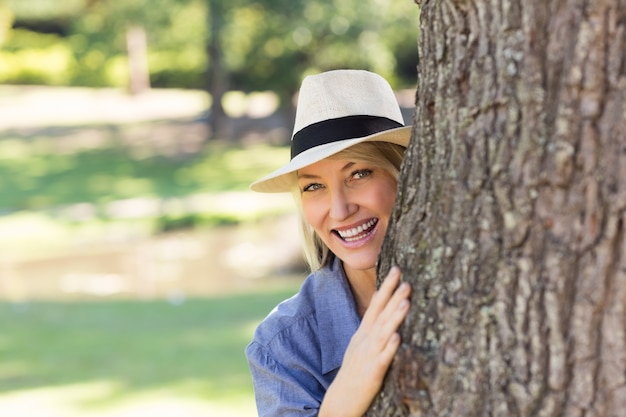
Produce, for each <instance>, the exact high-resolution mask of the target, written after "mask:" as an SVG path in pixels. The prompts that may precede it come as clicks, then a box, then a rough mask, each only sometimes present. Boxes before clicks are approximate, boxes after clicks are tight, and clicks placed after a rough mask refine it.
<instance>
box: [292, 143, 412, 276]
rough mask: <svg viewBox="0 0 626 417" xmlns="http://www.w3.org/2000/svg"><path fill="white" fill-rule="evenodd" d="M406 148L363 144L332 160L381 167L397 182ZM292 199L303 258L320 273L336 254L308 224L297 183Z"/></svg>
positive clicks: (391, 145)
mask: <svg viewBox="0 0 626 417" xmlns="http://www.w3.org/2000/svg"><path fill="white" fill-rule="evenodd" d="M405 150H406V148H405V147H404V146H402V145H396V144H394V143H389V142H361V143H359V144H356V145H354V146H352V147H350V148H348V149H345V150H343V151H341V152H338V153H336V154H335V155H332V156H330V157H329V159H347V160H351V161H356V162H364V163H368V164H373V165H374V166H377V167H380V168H382V169H384V170H385V171H387V172H388V173H389V174H391V175H392V176H393V177H394V178H395V179H396V181H398V176H399V175H400V165H401V164H402V158H403V157H404V151H405ZM293 196H294V200H295V202H296V207H298V211H299V215H300V233H301V235H302V249H303V252H304V258H305V260H306V262H307V264H308V265H309V268H310V269H311V271H317V270H318V269H320V268H321V267H323V266H325V265H326V264H328V263H329V262H330V261H331V260H332V258H333V257H334V254H333V253H332V252H331V251H330V249H328V246H326V244H325V243H324V242H323V241H322V239H320V237H319V236H318V235H317V233H315V231H314V230H313V228H312V227H311V226H310V225H309V224H308V223H307V222H306V221H305V219H304V215H303V212H302V196H301V191H300V189H299V187H298V186H297V184H296V185H295V186H294V188H293Z"/></svg>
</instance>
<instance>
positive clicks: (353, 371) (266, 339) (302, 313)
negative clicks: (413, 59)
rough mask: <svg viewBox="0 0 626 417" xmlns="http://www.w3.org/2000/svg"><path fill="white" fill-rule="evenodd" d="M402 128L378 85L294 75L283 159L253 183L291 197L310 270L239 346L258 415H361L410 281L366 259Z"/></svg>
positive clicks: (377, 238)
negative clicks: (294, 101)
mask: <svg viewBox="0 0 626 417" xmlns="http://www.w3.org/2000/svg"><path fill="white" fill-rule="evenodd" d="M409 136H410V128H408V127H404V126H403V119H402V114H401V112H400V108H399V106H398V103H397V102H396V99H395V96H394V94H393V91H392V90H391V87H390V86H389V84H388V83H387V82H386V81H385V80H384V79H383V78H382V77H380V76H378V75H376V74H374V73H371V72H367V71H359V70H337V71H329V72H325V73H322V74H318V75H314V76H309V77H306V78H305V79H304V81H303V83H302V86H301V89H300V94H299V97H298V106H297V113H296V120H295V126H294V134H293V137H292V142H291V161H290V162H289V163H288V164H287V165H285V166H284V167H282V168H280V169H278V170H277V171H275V172H273V173H272V174H270V175H268V176H266V177H264V178H262V179H261V180H259V181H257V182H255V183H253V184H252V185H251V188H252V189H253V190H255V191H259V192H293V193H294V196H295V199H296V202H297V203H298V204H297V205H298V207H299V209H300V214H301V219H302V232H303V236H304V239H303V241H304V247H305V255H306V257H307V260H308V262H309V264H310V266H311V270H312V271H313V272H312V273H311V274H310V275H309V276H308V277H307V279H306V280H305V282H304V283H303V285H302V288H301V289H300V291H299V292H298V294H296V295H295V296H294V297H292V298H290V299H289V300H286V301H284V302H283V303H281V304H279V305H278V306H277V307H276V308H275V309H274V311H272V313H270V315H269V316H268V317H267V318H266V319H265V320H264V321H263V322H262V323H261V324H260V325H259V327H258V328H257V330H256V332H255V335H254V338H253V340H252V342H251V343H250V345H249V346H248V347H247V349H246V356H247V358H248V363H249V365H250V370H251V373H252V377H253V380H254V390H255V396H256V401H257V408H258V412H259V415H260V416H262V417H264V416H272V417H276V416H332V417H339V416H361V415H363V414H364V413H365V411H366V410H367V408H368V407H369V405H370V404H371V402H372V400H373V399H374V396H375V395H376V394H377V392H378V391H379V390H380V387H381V385H382V381H383V378H384V375H385V373H386V371H387V369H388V367H389V364H390V363H391V360H392V358H393V356H394V354H395V352H396V350H397V349H398V346H399V344H400V336H399V334H398V333H397V328H398V326H399V325H400V323H401V322H402V321H403V320H404V318H405V317H406V315H407V312H408V309H409V301H408V297H409V294H410V287H409V285H408V284H406V283H403V284H399V283H400V272H399V270H398V269H397V268H395V267H394V268H392V270H391V271H390V272H389V273H388V275H387V276H386V278H385V279H384V281H383V284H382V285H381V287H380V289H379V290H378V291H377V290H376V262H377V258H378V254H379V252H380V248H381V245H382V242H383V238H384V235H385V232H386V230H387V225H388V222H389V217H390V214H391V210H392V207H393V203H394V199H395V196H396V188H397V178H398V172H399V168H400V164H401V161H402V156H403V154H404V150H405V148H406V146H407V144H408V141H409Z"/></svg>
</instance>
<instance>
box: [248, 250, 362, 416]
mask: <svg viewBox="0 0 626 417" xmlns="http://www.w3.org/2000/svg"><path fill="white" fill-rule="evenodd" d="M360 321H361V319H360V317H359V315H358V314H357V311H356V307H355V303H354V298H353V296H352V292H351V291H350V287H349V285H348V280H347V278H346V276H345V274H344V272H343V267H342V266H341V262H340V261H339V259H337V258H335V259H334V260H333V261H332V262H331V263H330V264H329V265H327V266H325V267H323V268H321V269H320V270H319V271H316V272H314V273H312V274H311V275H309V276H308V277H307V279H306V280H305V281H304V283H303V284H302V287H301V288H300V291H299V292H298V293H297V294H296V295H294V296H293V297H291V298H290V299H288V300H286V301H283V302H282V303H280V304H279V305H278V306H277V307H276V308H275V309H274V310H273V311H272V312H271V313H270V314H269V315H268V316H267V317H266V318H265V319H264V320H263V322H262V323H261V324H260V325H259V326H258V328H257V329H256V332H255V334H254V338H253V339H252V342H251V343H250V344H249V345H248V347H247V348H246V356H247V359H248V364H249V366H250V371H251V373H252V379H253V381H254V394H255V397H256V403H257V410H258V413H259V416H260V417H266V416H271V417H280V416H317V414H318V411H319V408H320V404H321V402H322V399H323V398H324V394H325V393H326V390H327V389H328V386H329V385H330V383H331V382H333V379H334V378H335V376H336V375H337V371H338V370H339V367H340V366H341V362H342V360H343V355H344V353H345V351H346V348H347V347H348V343H349V342H350V339H351V337H352V335H353V334H354V333H355V332H356V330H357V328H358V326H359V323H360Z"/></svg>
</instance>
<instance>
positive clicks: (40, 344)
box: [0, 283, 296, 417]
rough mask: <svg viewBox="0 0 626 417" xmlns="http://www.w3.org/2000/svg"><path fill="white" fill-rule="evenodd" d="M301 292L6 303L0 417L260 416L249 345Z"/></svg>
mask: <svg viewBox="0 0 626 417" xmlns="http://www.w3.org/2000/svg"><path fill="white" fill-rule="evenodd" d="M295 288H296V283H294V285H293V287H290V288H286V289H284V288H283V289H281V290H274V291H268V292H265V293H255V294H240V295H231V296H227V297H221V298H207V299H193V300H188V301H186V302H184V303H182V304H179V305H174V304H169V303H168V302H166V301H149V302H148V301H100V302H30V303H24V304H11V303H0V329H2V330H1V331H0V415H1V416H7V417H8V416H29V417H38V416H46V417H48V416H62V417H74V416H87V415H89V416H116V417H119V416H126V415H128V416H131V415H132V416H141V415H146V416H172V415H185V416H200V415H203V416H242V417H245V416H254V415H256V414H255V408H254V399H253V391H252V386H251V380H250V377H249V372H248V368H247V364H246V362H245V356H244V348H245V345H246V344H247V343H248V341H249V340H250V337H251V335H252V332H253V329H254V327H255V326H256V324H257V323H258V322H259V321H260V320H261V319H262V318H263V317H264V316H265V314H267V313H268V312H269V310H270V309H271V308H272V306H274V305H275V304H276V303H277V302H278V301H279V300H282V299H284V298H286V297H288V296H289V295H291V294H292V293H293V292H294V291H295Z"/></svg>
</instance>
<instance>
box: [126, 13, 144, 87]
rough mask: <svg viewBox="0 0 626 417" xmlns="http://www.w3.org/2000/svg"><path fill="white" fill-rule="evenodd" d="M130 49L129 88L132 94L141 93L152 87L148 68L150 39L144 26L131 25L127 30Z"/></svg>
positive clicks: (128, 47)
mask: <svg viewBox="0 0 626 417" xmlns="http://www.w3.org/2000/svg"><path fill="white" fill-rule="evenodd" d="M126 47H127V50H128V73H129V78H130V80H129V90H130V93H131V94H132V95H137V94H141V93H143V92H144V91H146V90H149V89H150V72H149V70H148V40H147V36H146V31H145V29H144V28H143V26H138V25H134V26H130V27H129V28H128V29H127V30H126Z"/></svg>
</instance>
